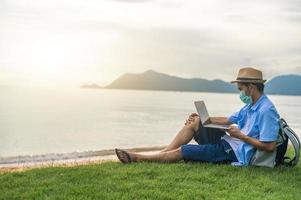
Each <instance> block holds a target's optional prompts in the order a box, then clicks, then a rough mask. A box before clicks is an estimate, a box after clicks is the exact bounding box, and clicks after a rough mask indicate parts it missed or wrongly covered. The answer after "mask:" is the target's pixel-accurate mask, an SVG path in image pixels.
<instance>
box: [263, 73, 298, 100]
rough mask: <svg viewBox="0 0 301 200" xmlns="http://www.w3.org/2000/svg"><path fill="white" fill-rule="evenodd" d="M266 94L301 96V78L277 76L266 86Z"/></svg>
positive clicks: (296, 76)
mask: <svg viewBox="0 0 301 200" xmlns="http://www.w3.org/2000/svg"><path fill="white" fill-rule="evenodd" d="M265 92H266V93H268V94H285V95H301V76H300V75H283V76H277V77H275V78H273V79H272V80H270V81H269V82H268V83H267V84H266V87H265Z"/></svg>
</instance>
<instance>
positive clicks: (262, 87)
mask: <svg viewBox="0 0 301 200" xmlns="http://www.w3.org/2000/svg"><path fill="white" fill-rule="evenodd" d="M241 84H243V85H245V86H249V85H255V86H256V88H257V90H258V91H259V92H261V93H263V92H264V84H263V83H241Z"/></svg>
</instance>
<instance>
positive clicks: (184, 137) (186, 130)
mask: <svg viewBox="0 0 301 200" xmlns="http://www.w3.org/2000/svg"><path fill="white" fill-rule="evenodd" d="M199 123H200V120H199V118H196V119H195V120H194V121H192V122H191V123H190V124H187V125H185V126H184V127H183V128H182V129H181V130H180V132H179V133H178V134H177V135H176V137H175V138H174V139H173V140H172V142H171V143H170V144H169V145H168V146H167V147H165V148H164V149H163V150H161V152H167V151H171V150H174V149H177V148H179V147H180V146H182V145H183V144H187V143H189V142H190V141H191V140H192V138H193V136H194V133H195V132H196V131H197V130H198V127H199Z"/></svg>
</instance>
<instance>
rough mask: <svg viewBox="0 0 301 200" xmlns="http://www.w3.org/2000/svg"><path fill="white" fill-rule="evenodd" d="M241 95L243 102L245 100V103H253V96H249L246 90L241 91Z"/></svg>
mask: <svg viewBox="0 0 301 200" xmlns="http://www.w3.org/2000/svg"><path fill="white" fill-rule="evenodd" d="M239 97H240V100H241V101H242V102H244V103H245V104H251V103H252V98H251V96H247V95H246V93H245V91H241V92H240V93H239Z"/></svg>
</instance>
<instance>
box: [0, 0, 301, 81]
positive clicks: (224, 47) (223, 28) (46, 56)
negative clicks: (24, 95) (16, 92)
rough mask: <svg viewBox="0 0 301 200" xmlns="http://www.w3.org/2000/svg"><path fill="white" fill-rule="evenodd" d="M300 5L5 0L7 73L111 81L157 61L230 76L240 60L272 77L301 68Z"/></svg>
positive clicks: (170, 68)
mask: <svg viewBox="0 0 301 200" xmlns="http://www.w3.org/2000/svg"><path fill="white" fill-rule="evenodd" d="M300 7H301V5H300V1H295V0H287V1H282V0H273V1H272V0H267V1H259V0H252V1H251V0H249V1H240V0H233V1H231V3H229V1H227V0H212V1H198V0H191V1H183V0H160V1H155V0H147V1H138V0H124V1H122V0H107V1H97V0H78V1H76V2H74V1H72V0H53V1H46V2H45V1H35V0H26V1H22V0H11V1H5V3H4V4H3V6H2V7H0V26H1V27H2V31H1V32H0V73H1V72H5V73H7V74H12V73H19V72H18V70H19V71H20V69H24V71H27V72H28V73H31V72H32V71H34V70H36V71H39V70H37V69H38V68H39V66H41V65H45V68H46V69H47V70H48V71H50V69H51V67H52V65H53V67H57V66H59V67H61V68H68V67H67V65H68V66H72V67H70V68H73V69H74V71H75V72H74V73H75V74H79V75H83V76H85V77H86V79H88V78H89V77H92V78H93V79H97V76H99V77H100V78H99V79H102V78H104V77H106V80H108V81H109V80H112V79H114V78H115V77H117V76H118V75H120V74H122V73H124V72H142V71H144V70H146V69H150V68H152V69H155V70H157V71H162V72H166V73H170V74H174V75H181V76H186V77H207V78H211V79H213V78H222V79H228V80H231V79H232V78H233V74H235V73H236V72H237V70H238V68H239V67H240V66H258V67H259V68H260V69H262V70H263V71H264V72H265V74H266V76H268V77H272V76H274V75H278V74H281V73H300V70H299V68H300V63H301V57H300V55H301V45H300V44H301V38H300V35H301V26H300V25H301V21H300V15H301V10H300ZM40 54H41V55H40ZM37 55H40V56H37ZM50 55H52V57H51V56H50ZM28 66H29V67H28ZM298 67H299V68H298ZM47 70H44V71H46V72H47ZM68 70H69V69H68ZM68 70H67V71H68ZM63 71H64V70H63ZM59 72H61V71H60V70H57V73H59Z"/></svg>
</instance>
